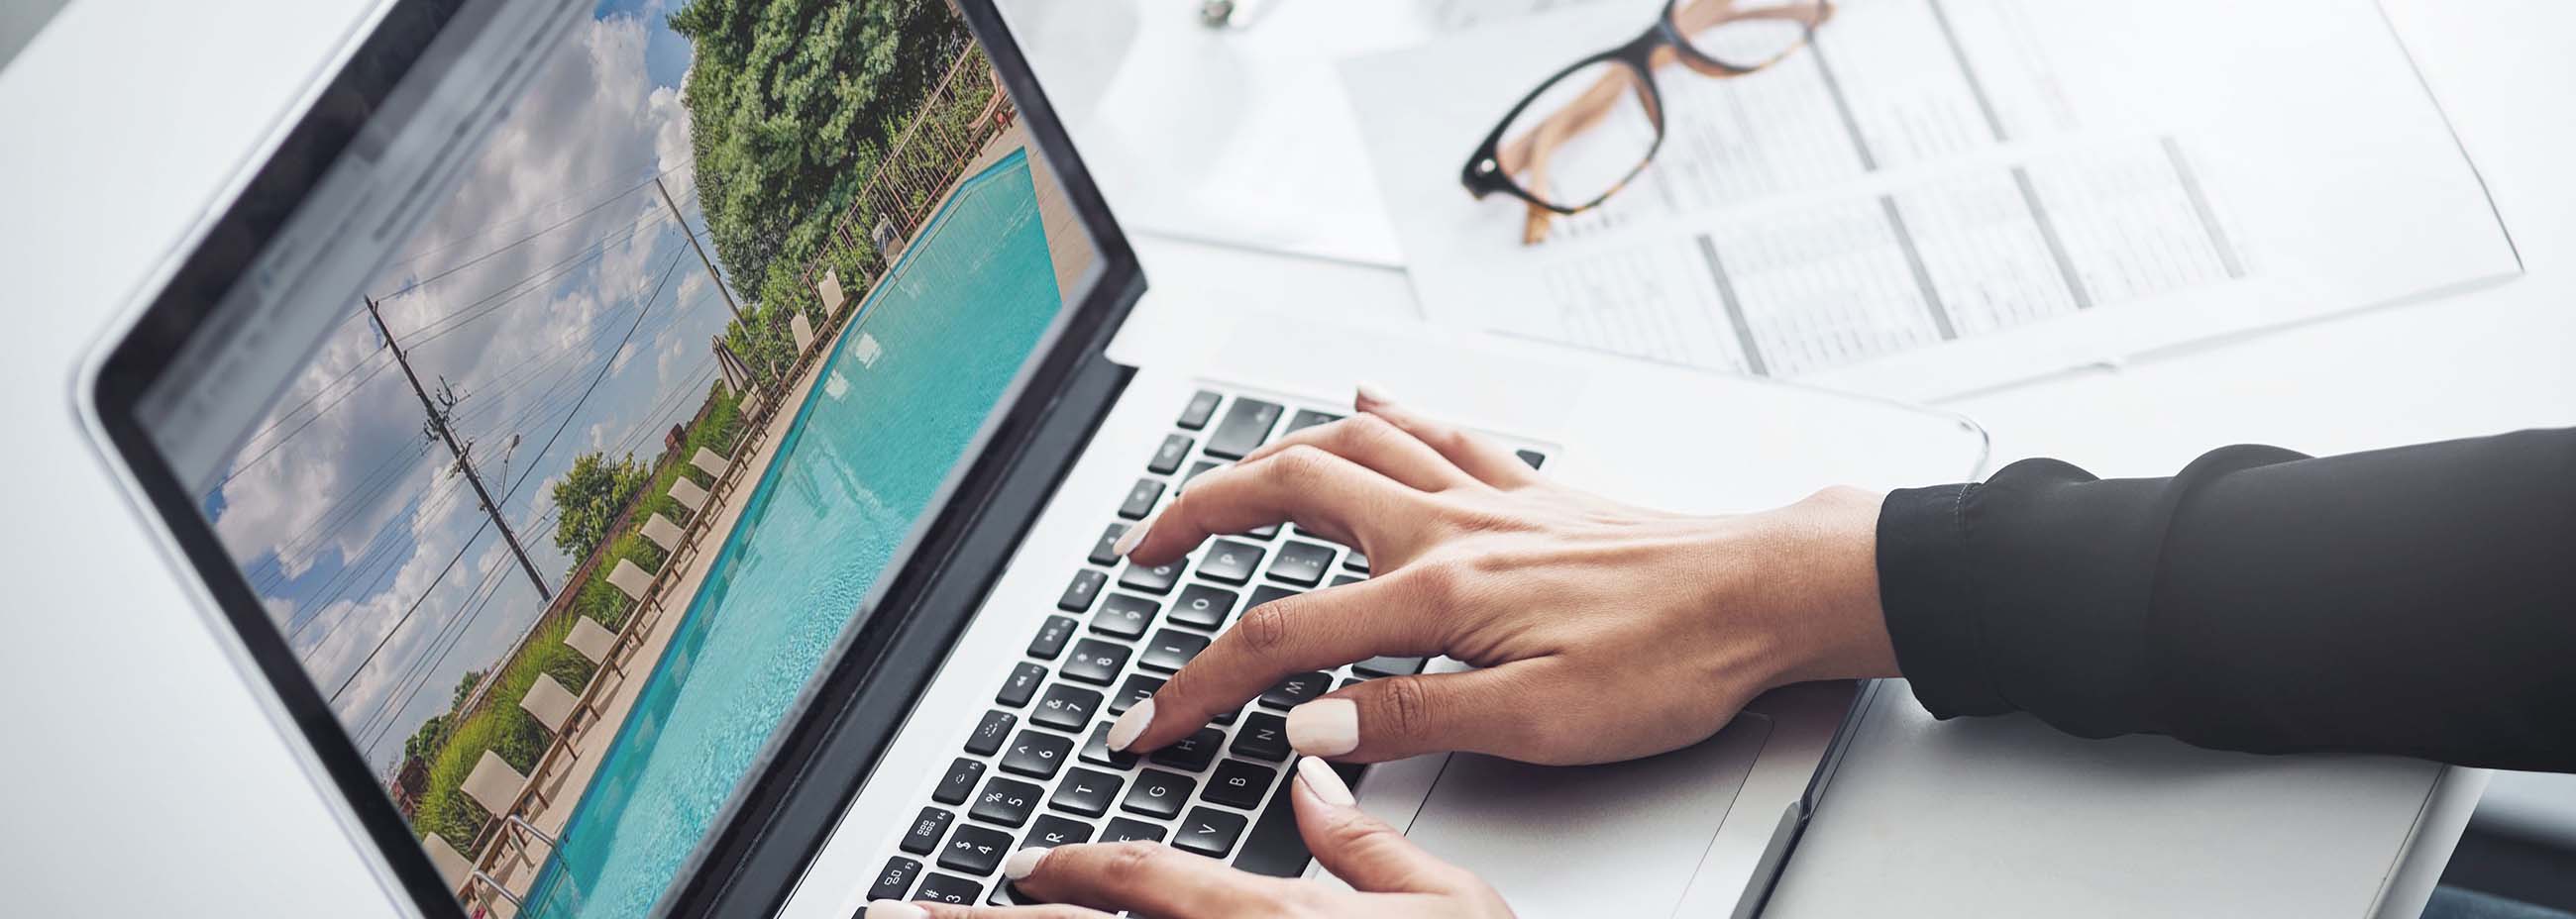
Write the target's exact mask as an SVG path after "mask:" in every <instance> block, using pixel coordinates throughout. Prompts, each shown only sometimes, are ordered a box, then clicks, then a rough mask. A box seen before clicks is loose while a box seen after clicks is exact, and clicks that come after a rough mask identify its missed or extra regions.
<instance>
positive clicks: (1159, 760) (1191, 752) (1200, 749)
mask: <svg viewBox="0 0 2576 919" xmlns="http://www.w3.org/2000/svg"><path fill="white" fill-rule="evenodd" d="M1224 745H1225V732H1224V731H1220V730H1217V729H1215V728H1200V729H1198V730H1196V731H1192V732H1190V736H1188V737H1183V738H1181V739H1179V740H1175V741H1172V742H1171V744H1170V745H1168V746H1165V747H1164V748H1162V749H1160V750H1156V751H1154V756H1153V760H1154V764H1155V765H1158V766H1171V767H1173V768H1176V769H1187V770H1189V771H1191V772H1197V771H1199V770H1202V769H1206V768H1207V767H1208V763H1210V762H1212V761H1214V760H1215V759H1216V748H1218V747H1220V746H1224Z"/></svg>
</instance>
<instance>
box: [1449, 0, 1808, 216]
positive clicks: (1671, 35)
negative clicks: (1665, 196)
mask: <svg viewBox="0 0 2576 919" xmlns="http://www.w3.org/2000/svg"><path fill="white" fill-rule="evenodd" d="M1813 2H1814V3H1815V7H1816V15H1815V17H1814V18H1813V19H1812V20H1811V21H1809V22H1807V23H1805V24H1804V25H1802V26H1800V30H1801V31H1802V32H1803V33H1804V34H1802V35H1800V36H1799V37H1798V41H1797V43H1795V44H1792V45H1790V46H1789V47H1788V48H1787V49H1786V50H1783V51H1781V52H1780V53H1779V54H1778V55H1775V56H1773V57H1772V58H1771V59H1770V60H1768V61H1764V62H1762V63H1759V64H1755V65H1752V66H1749V67H1748V66H1745V65H1742V64H1731V63H1728V62H1726V61H1721V60H1718V59H1716V58H1713V57H1710V56H1708V55H1707V54H1704V53H1702V52H1701V51H1700V50H1699V49H1698V48H1696V47H1693V46H1692V45H1691V43H1690V39H1689V38H1688V37H1687V36H1684V35H1683V34H1682V31H1681V24H1680V23H1679V22H1677V21H1675V18H1674V15H1675V14H1676V13H1678V12H1679V11H1680V9H1681V5H1682V3H1683V0H1664V10H1663V12H1662V13H1660V14H1658V15H1657V16H1656V17H1655V24H1654V25H1653V26H1651V27H1648V28H1647V29H1646V32H1645V34H1643V35H1639V36H1637V37H1636V38H1633V39H1630V40H1628V41H1627V42H1625V43H1623V44H1620V45H1618V46H1615V47H1612V48H1610V49H1608V50H1605V51H1601V52H1599V53H1596V54H1592V55H1590V56H1587V57H1584V58H1582V59H1581V60H1577V61H1575V62H1574V63H1572V64H1568V65H1566V66H1565V67H1564V68H1563V69H1560V70H1558V71H1557V72H1556V73H1554V74H1551V75H1549V76H1548V78H1547V79H1544V80H1540V81H1539V83H1538V85H1537V86H1535V87H1533V88H1531V89H1530V91H1529V94H1528V95H1525V96H1522V97H1521V101H1520V102H1519V103H1517V104H1514V105H1513V106H1512V107H1511V110H1510V111H1507V112H1504V113H1503V117H1502V120H1500V121H1497V122H1495V123H1494V130H1493V131H1492V133H1489V134H1486V135H1485V142H1484V143H1482V144H1478V145H1477V146H1476V152H1475V154H1474V155H1473V156H1469V157H1468V158H1467V165H1466V166H1464V167H1463V168H1461V169H1460V170H1459V174H1458V181H1459V183H1460V184H1463V185H1465V186H1466V187H1467V193H1468V194H1470V195H1473V196H1475V198H1476V199H1477V200H1479V201H1481V200H1484V199H1485V198H1486V197H1487V196H1489V195H1492V194H1493V193H1495V192H1502V193H1504V194H1508V195H1510V196H1512V197H1514V198H1518V199H1520V200H1521V201H1523V202H1525V203H1527V204H1528V205H1530V206H1531V207H1535V208H1540V209H1543V210H1546V211H1549V212H1551V213H1554V214H1556V215H1558V216H1562V217H1571V216H1574V215H1576V214H1580V213H1583V212H1584V211H1588V210H1591V209H1593V208H1596V207H1599V206H1601V203H1602V202H1604V201H1608V200H1610V196H1612V195H1616V194H1618V193H1619V192H1620V191H1621V190H1623V189H1625V188H1627V187H1628V183H1629V182H1631V181H1635V180H1636V178H1637V176H1639V175H1641V174H1643V173H1644V172H1645V171H1646V167H1647V166H1649V165H1652V164H1653V163H1654V161H1655V154H1656V153H1658V152H1661V151H1662V150H1663V147H1664V90H1663V87H1662V86H1660V85H1658V84H1657V83H1656V82H1655V67H1656V66H1657V65H1658V62H1657V61H1656V60H1655V54H1656V52H1659V51H1665V50H1670V51H1672V52H1673V54H1674V56H1675V57H1676V59H1678V60H1679V61H1680V62H1681V63H1682V65H1683V66H1686V67H1689V68H1691V69H1692V70H1694V71H1698V72H1699V73H1702V74H1704V75H1707V76H1711V77H1718V78H1725V77H1740V76H1743V75H1745V74H1749V73H1755V72H1759V71H1761V70H1763V69H1765V68H1768V67H1770V66H1771V65H1773V64H1777V63H1779V62H1781V61H1784V60H1787V59H1788V58H1789V56H1790V55H1792V54H1796V53H1797V52H1798V51H1800V50H1802V49H1804V48H1806V47H1807V46H1808V45H1810V44H1812V43H1814V42H1815V39H1816V27H1817V26H1819V25H1823V24H1824V23H1825V21H1826V20H1829V19H1832V18H1833V15H1834V3H1833V0H1813ZM1602 63H1615V64H1619V65H1621V66H1624V67H1626V68H1628V71H1629V73H1630V74H1632V75H1634V76H1635V77H1636V78H1637V80H1638V83H1639V85H1641V86H1643V87H1644V88H1645V94H1644V96H1645V101H1646V105H1647V109H1646V114H1647V116H1648V117H1649V118H1651V119H1652V120H1653V122H1654V126H1655V140H1654V142H1653V143H1651V144H1648V145H1647V146H1646V155H1645V156H1642V157H1639V158H1638V159H1637V165H1636V167H1635V168H1633V169H1630V170H1628V174H1627V175H1624V176H1621V177H1620V178H1619V181H1616V182H1613V183H1610V188H1609V190H1607V191H1604V192H1602V193H1601V194H1600V195H1599V196H1597V197H1595V198H1593V199H1592V200H1591V201H1588V202H1585V203H1583V204H1579V205H1574V206H1571V207H1568V206H1565V205H1560V204H1556V203H1554V202H1550V201H1543V200H1540V199H1539V198H1538V196H1536V195H1533V194H1531V193H1530V192H1529V190H1527V189H1524V188H1522V187H1521V184H1520V182H1519V180H1516V179H1514V178H1512V176H1511V172H1510V171H1509V170H1506V169H1504V168H1503V165H1502V148H1503V132H1505V131H1508V130H1510V129H1511V127H1512V123H1513V122H1515V121H1518V120H1519V119H1520V117H1521V113H1523V112H1525V111H1527V110H1528V109H1529V107H1530V106H1531V105H1532V104H1534V103H1536V102H1538V98H1539V96H1540V95H1542V94H1544V93H1546V92H1547V91H1548V89H1549V88H1550V87H1553V86H1555V85H1556V84H1557V83H1559V82H1561V81H1563V80H1564V79H1565V78H1567V77H1569V76H1573V75H1574V74H1575V72H1577V71H1580V70H1582V69H1584V68H1586V67H1591V66H1593V65H1596V64H1602Z"/></svg>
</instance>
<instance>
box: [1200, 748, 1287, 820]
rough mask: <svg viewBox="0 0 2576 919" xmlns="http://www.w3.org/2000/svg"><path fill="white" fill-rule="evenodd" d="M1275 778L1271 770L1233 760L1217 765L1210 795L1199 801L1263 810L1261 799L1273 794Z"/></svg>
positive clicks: (1207, 794)
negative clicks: (1270, 792) (1271, 778)
mask: <svg viewBox="0 0 2576 919" xmlns="http://www.w3.org/2000/svg"><path fill="white" fill-rule="evenodd" d="M1272 774H1273V772H1272V770H1271V768H1270V767H1268V766H1262V765H1257V764H1254V763H1247V762H1244V761H1242V760H1239V759H1229V760H1226V761H1225V762H1222V763H1218V764H1217V766H1216V774H1215V775H1212V776H1209V777H1208V786H1207V791H1206V792H1204V793H1202V794H1200V795H1199V797H1200V798H1201V799H1202V800H1206V801H1211V802H1214V803H1217V804H1223V805H1225V806H1227V807H1240V808H1243V809H1244V810H1248V811H1249V810H1260V809H1261V797H1262V796H1263V795H1265V794H1268V793H1269V791H1270V777H1271V775H1272Z"/></svg>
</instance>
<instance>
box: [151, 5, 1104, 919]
mask: <svg viewBox="0 0 2576 919" xmlns="http://www.w3.org/2000/svg"><path fill="white" fill-rule="evenodd" d="M451 31H454V30H451ZM451 37H452V36H449V35H442V36H441V37H440V40H441V41H442V42H447V43H448V44H446V45H441V46H435V47H434V48H433V52H432V53H431V54H430V55H428V56H427V57H425V58H424V59H425V60H428V59H442V60H446V61H449V62H451V65H450V66H446V67H444V68H443V69H442V70H440V71H439V72H437V73H434V74H425V73H414V74H413V75H412V76H409V77H405V78H404V79H403V81H402V83H400V84H399V85H398V88H397V89H396V90H395V91H394V92H393V93H392V94H391V95H390V96H389V97H388V99H387V100H386V102H385V103H384V104H383V105H382V106H381V107H380V108H379V110H378V111H377V112H376V113H375V114H372V115H371V116H369V118H368V121H367V123H366V124H365V126H364V129H363V131H362V132H361V134H360V135H359V137H358V138H357V140H356V141H355V142H353V143H352V145H351V147H350V149H349V150H348V152H346V153H345V154H343V157H342V159H341V160H340V161H338V162H336V163H335V164H334V165H333V166H332V168H331V169H330V170H329V171H328V172H327V173H325V177H324V179H323V180H322V182H321V184H320V185H319V186H317V187H316V189H315V190H314V191H313V192H312V194H311V195H310V196H308V197H307V198H306V199H305V200H304V201H303V202H302V203H301V204H300V205H299V206H298V208H297V211H296V213H295V215H294V216H293V217H292V219H291V220H290V221H288V222H287V223H286V224H285V225H284V227H283V229H281V230H280V234H279V236H278V237H277V238H276V240H275V241H273V242H271V243H269V244H268V246H267V248H266V249H265V250H263V252H262V254H261V255H260V256H259V258H258V259H257V260H255V261H254V262H253V263H252V264H253V268H252V270H251V272H250V274H249V275H248V276H247V277H245V278H243V279H242V281H241V282H240V283H238V284H237V285H236V286H235V287H234V289H232V290H230V291H228V292H227V293H226V294H225V296H224V299H223V301H222V303H221V305H220V306H219V307H218V309H217V310H215V311H214V312H213V313H211V314H210V315H209V318H208V320H207V326H206V328H205V329H204V330H201V331H192V332H191V333H190V335H191V337H190V339H189V340H188V341H187V343H186V344H185V345H184V347H183V348H182V350H181V351H180V352H179V354H178V355H177V357H176V359H175V360H174V361H173V362H172V366H173V368H174V369H173V370H172V372H169V373H167V374H166V375H165V376H163V377H162V378H161V379H160V381H159V382H157V383H156V384H155V385H154V387H153V388H152V389H150V390H148V391H146V392H145V393H144V394H143V395H142V397H141V399H140V400H139V403H138V406H137V410H136V411H137V414H138V415H139V417H140V418H141V420H142V423H143V427H144V430H145V433H146V434H147V435H148V437H149V438H150V439H151V441H152V442H153V444H154V445H155V446H156V447H157V448H158V449H159V450H160V452H161V453H162V454H163V456H164V458H165V459H166V460H167V461H168V464H169V466H170V467H171V468H172V469H173V470H174V471H175V472H176V473H177V475H178V477H179V479H180V480H181V481H182V482H183V483H184V484H185V485H187V486H188V487H189V488H190V489H191V490H192V494H193V496H194V497H195V498H196V501H197V508H198V510H199V511H200V512H201V513H202V514H203V516H204V518H205V521H206V523H207V524H208V525H209V527H210V528H211V529H212V530H213V532H214V533H215V534H216V535H217V537H218V538H219V540H220V542H221V544H222V546H223V547H224V551H225V553H226V554H227V555H229V557H230V558H231V560H232V562H233V563H235V564H236V565H238V567H239V569H240V572H241V574H242V576H243V577H244V578H245V579H246V580H247V581H248V583H249V585H250V586H251V587H252V589H253V590H254V591H255V593H256V594H257V596H258V598H259V601H260V602H261V604H263V606H264V608H265V612H266V614H267V618H268V621H269V622H270V624H272V625H273V627H274V628H275V629H276V631H277V632H278V633H279V634H280V635H281V636H283V638H284V642H285V645H286V647H287V648H288V649H290V650H291V651H292V653H293V654H294V656H295V657H296V659H297V660H298V661H299V662H300V664H301V665H302V667H303V669H304V671H305V672H306V673H307V674H308V675H309V676H310V678H311V680H312V683H313V684H314V686H315V687H316V688H317V689H318V691H319V693H320V694H321V696H322V697H323V698H324V699H326V700H327V702H328V707H329V709H330V712H331V713H332V714H333V715H335V716H336V717H337V720H338V723H339V726H340V728H341V729H342V730H344V731H345V732H346V734H347V735H348V738H349V740H350V741H351V742H352V743H353V744H354V745H355V746H356V748H357V749H358V751H359V752H360V753H361V755H362V756H363V757H364V758H365V760H366V761H367V763H368V764H370V765H371V766H372V767H373V768H374V769H375V770H376V771H377V773H378V775H379V777H380V778H381V781H382V785H383V788H384V790H385V792H386V794H387V795H389V796H390V797H391V798H392V800H393V801H394V802H395V803H396V805H397V808H398V809H399V811H400V812H401V813H402V814H403V815H404V817H405V819H407V820H408V821H409V822H410V826H411V829H412V835H413V836H414V837H415V838H417V839H419V840H421V844H422V846H423V847H424V848H425V849H426V850H427V852H428V854H429V857H430V860H431V861H432V863H434V864H436V865H438V867H439V868H440V870H441V873H442V875H444V877H445V878H446V881H447V883H448V884H449V885H450V889H451V890H456V891H464V892H466V895H467V896H468V897H469V898H470V900H471V901H472V902H473V903H474V904H475V905H478V906H489V908H492V909H495V910H500V909H502V907H500V906H498V905H496V904H498V903H499V901H501V900H507V899H513V898H515V899H517V900H520V901H523V903H524V906H522V907H518V908H516V909H515V910H514V911H515V912H516V913H517V915H520V916H538V917H573V916H634V915H640V914H643V913H645V912H646V911H648V910H649V909H650V908H651V907H652V906H653V904H654V903H656V902H657V900H659V898H661V897H662V896H663V894H664V892H665V890H666V889H667V888H668V887H669V885H670V884H671V881H672V880H673V878H674V877H675V875H676V874H677V873H678V872H679V871H680V870H681V868H682V866H683V864H684V863H685V862H686V861H687V859H688V858H689V856H690V854H691V852H692V850H693V849H694V848H695V847H697V846H698V844H699V843H700V841H701V840H702V839H704V838H706V836H707V835H708V833H709V832H710V831H711V830H712V829H714V828H715V825H716V823H717V821H718V819H719V818H720V815H721V812H722V811H723V810H724V807H725V804H726V802H727V800H728V797H729V796H730V795H732V794H733V793H734V791H735V789H736V788H737V787H738V786H739V785H740V784H741V783H742V782H743V781H744V779H745V778H746V777H747V776H748V775H750V774H751V773H752V772H753V770H754V769H755V768H756V767H757V761H758V759H759V758H760V755H761V753H762V751H763V749H764V746H765V745H766V744H767V743H768V742H769V741H770V740H771V739H772V735H773V734H775V733H776V732H777V730H778V728H779V726H780V725H781V723H782V722H783V721H784V720H785V719H786V718H787V717H788V716H789V715H790V713H791V709H792V708H793V706H794V705H795V703H796V701H797V699H798V697H799V694H800V692H801V691H802V690H804V689H805V687H806V686H807V684H808V683H809V682H810V681H811V680H812V679H813V677H814V676H815V674H816V673H817V671H818V670H819V669H821V668H822V667H824V665H825V664H827V663H828V661H829V658H830V656H831V654H832V653H833V650H834V648H835V647H836V640H837V639H839V638H840V637H841V636H843V635H844V634H845V632H846V630H849V629H851V628H852V627H853V626H854V624H856V623H857V622H859V621H860V620H861V619H862V618H863V617H865V616H866V615H868V610H867V607H868V604H869V600H870V597H871V594H872V591H873V590H874V589H876V588H877V587H878V585H879V583H880V581H881V580H883V579H885V578H886V577H887V576H888V575H889V572H890V570H891V567H892V566H893V565H894V564H896V563H897V562H898V560H899V559H900V558H901V557H902V555H903V553H904V551H905V550H906V547H907V545H908V543H909V541H910V540H911V539H913V538H914V537H915V534H917V532H918V531H919V528H920V526H921V525H922V524H923V522H924V521H925V520H926V519H927V517H928V516H929V515H930V514H931V513H932V512H934V511H935V510H936V509H937V507H938V506H939V502H940V501H941V500H942V498H943V496H944V494H945V490H946V488H947V487H948V486H949V484H950V483H951V482H953V480H954V476H955V474H956V472H957V470H958V469H959V467H960V463H961V460H962V459H964V458H967V457H970V456H972V455H973V451H974V450H975V449H976V448H977V447H978V446H979V444H980V439H981V438H982V437H983V436H984V434H985V433H986V432H987V431H988V430H989V428H988V425H989V424H990V422H991V419H992V417H993V416H994V414H995V412H996V407H997V406H998V405H1002V404H1005V401H1006V400H1007V399H1008V398H1010V397H1011V396H1012V395H1013V394H1014V393H1015V391H1016V387H1017V386H1018V385H1019V381H1020V380H1021V379H1022V378H1023V376H1024V374H1026V373H1027V372H1028V368H1029V366H1030V365H1031V362H1032V359H1033V356H1034V355H1038V354H1042V353H1044V349H1045V348H1046V347H1047V346H1048V345H1049V344H1050V343H1051V341H1052V337H1053V336H1054V335H1055V334H1056V332H1057V330H1058V329H1059V326H1060V323H1061V321H1062V320H1063V319H1064V318H1065V305H1066V304H1067V303H1071V302H1079V297H1080V295H1081V293H1082V291H1083V289H1084V286H1085V285H1086V284H1088V283H1090V282H1091V281H1092V280H1093V279H1094V278H1096V277H1097V273H1096V271H1095V269H1096V268H1097V267H1098V266H1097V265H1096V264H1095V258H1096V253H1095V250H1094V248H1093V239H1092V238H1091V237H1090V236H1089V234H1087V233H1086V231H1085V229H1084V225H1083V223H1082V221H1081V220H1079V219H1077V218H1076V217H1075V216H1074V215H1073V213H1072V208H1071V207H1070V205H1069V204H1068V203H1067V201H1066V200H1065V197H1064V192H1063V189H1062V188H1061V187H1060V186H1059V185H1058V184H1057V181H1056V179H1055V178H1054V176H1053V174H1052V173H1051V172H1050V169H1049V167H1048V164H1047V162H1046V161H1045V159H1044V158H1043V157H1042V156H1041V155H1040V153H1039V151H1038V150H1037V149H1036V148H1035V146H1034V145H1033V144H1032V141H1031V140H1030V136H1029V134H1028V132H1027V131H1026V130H1025V126H1024V125H1022V124H1021V123H1020V121H1019V117H1018V116H1019V112H1018V106H1017V105H1015V104H1014V102H1013V100H1012V99H1011V98H1010V97H1009V95H1008V94H1007V93H1006V92H1005V91H1004V90H1003V89H1002V83H1001V80H1000V79H999V78H998V76H997V75H996V73H995V71H994V69H993V65H992V63H991V62H990V61H989V60H988V57H987V55H986V54H985V52H984V51H983V49H982V48H981V47H980V46H979V45H978V43H977V42H976V41H975V39H974V38H973V36H972V35H970V33H969V31H968V29H967V27H966V25H965V23H964V22H963V21H962V20H961V19H960V18H959V15H958V13H957V12H956V11H955V10H954V9H953V8H952V7H951V5H950V4H949V3H948V2H946V0H845V2H833V3H824V2H813V3H770V2H749V0H694V2H690V0H667V2H666V0H601V2H599V3H598V4H597V6H596V7H592V6H589V5H587V4H583V5H581V6H578V7H568V6H564V5H547V4H517V5H513V6H510V7H507V8H505V11H503V12H500V13H495V14H493V17H492V20H491V21H490V22H489V23H487V24H485V26H484V27H483V28H482V29H481V30H480V33H479V34H477V35H473V36H467V37H460V38H455V39H454V41H449V39H450V38H451ZM442 55H444V56H445V57H443V58H442V57H441V56H442ZM422 81H427V82H426V83H423V82H422ZM477 872H481V873H482V874H483V875H484V878H483V879H479V880H478V879H475V874H476V873H477Z"/></svg>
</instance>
